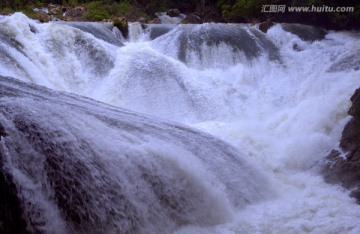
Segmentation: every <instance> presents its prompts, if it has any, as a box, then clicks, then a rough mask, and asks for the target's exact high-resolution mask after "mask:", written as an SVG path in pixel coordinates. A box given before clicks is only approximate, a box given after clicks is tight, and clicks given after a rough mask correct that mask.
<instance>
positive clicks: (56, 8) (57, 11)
mask: <svg viewBox="0 0 360 234" xmlns="http://www.w3.org/2000/svg"><path fill="white" fill-rule="evenodd" d="M48 12H49V14H50V15H62V13H63V7H62V6H60V5H57V4H51V3H50V4H49V5H48Z"/></svg>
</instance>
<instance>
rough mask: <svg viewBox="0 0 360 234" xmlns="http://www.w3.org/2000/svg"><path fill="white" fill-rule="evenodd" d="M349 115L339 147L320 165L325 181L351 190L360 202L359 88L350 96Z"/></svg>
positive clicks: (352, 194)
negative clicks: (349, 118)
mask: <svg viewBox="0 0 360 234" xmlns="http://www.w3.org/2000/svg"><path fill="white" fill-rule="evenodd" d="M350 100H351V102H352V106H351V108H350V109H349V112H348V113H349V115H351V116H352V119H351V120H350V121H349V122H348V123H347V124H346V126H345V128H344V130H343V133H342V137H341V140H340V149H337V150H335V149H334V150H332V151H331V152H330V154H329V155H328V156H327V157H326V161H325V163H324V165H323V166H322V173H323V175H324V178H325V181H326V182H328V183H333V184H340V185H341V186H343V187H344V188H346V189H349V190H351V194H350V196H352V197H355V198H356V199H357V202H358V203H359V204H360V88H359V89H357V90H356V91H355V93H354V95H353V96H352V97H351V99H350Z"/></svg>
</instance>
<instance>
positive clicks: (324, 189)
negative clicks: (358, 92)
mask: <svg viewBox="0 0 360 234" xmlns="http://www.w3.org/2000/svg"><path fill="white" fill-rule="evenodd" d="M129 29H130V32H129V35H130V38H129V39H128V40H124V39H123V38H122V37H121V36H119V32H118V31H116V30H113V29H112V27H111V25H109V24H106V23H105V24H99V23H96V24H95V23H94V24H92V23H66V24H65V23H56V22H54V23H47V24H40V23H37V22H35V21H33V20H30V19H28V18H26V16H24V15H23V14H21V13H16V14H14V15H12V16H7V17H1V18H0V59H1V60H0V76H1V79H0V83H1V88H0V91H1V92H0V106H1V110H0V123H1V125H2V128H0V130H1V129H4V132H5V133H6V134H5V133H4V134H3V136H2V137H1V138H0V139H1V141H0V142H1V146H0V148H1V151H0V152H1V155H2V158H3V159H2V160H3V161H2V162H1V164H3V165H5V166H3V168H5V169H6V173H8V174H10V175H11V177H12V178H13V181H14V184H15V186H16V188H17V191H18V194H19V195H18V197H19V198H20V200H21V201H23V204H22V207H23V210H24V215H23V216H24V219H25V220H26V222H27V228H28V230H30V231H34V232H36V231H37V230H40V231H42V232H45V233H54V232H55V233H71V232H78V233H89V232H94V233H126V232H127V233H134V232H135V233H169V232H175V233H359V232H360V207H359V206H358V205H356V202H355V201H354V200H353V199H351V198H349V197H348V194H349V191H344V190H343V189H342V188H341V187H339V186H334V185H329V184H326V183H325V182H323V179H322V177H321V175H319V174H318V166H319V165H320V164H321V162H322V160H323V159H324V157H325V156H326V155H327V154H328V153H329V151H330V150H331V149H333V148H337V147H338V142H339V139H340V137H341V132H342V129H343V127H344V125H345V124H346V123H347V121H348V120H349V116H348V115H347V110H348V109H349V107H350V101H349V98H350V96H351V95H352V94H353V92H354V91H355V89H356V88H358V87H359V86H360V71H359V69H360V43H359V42H360V34H359V33H358V32H333V31H330V32H324V31H321V30H319V29H316V28H313V27H308V26H303V25H281V24H276V25H275V26H274V27H272V28H270V29H269V30H268V32H267V34H264V33H262V32H260V31H259V30H258V29H257V26H256V25H239V24H213V23H210V24H202V25H147V26H146V28H143V27H142V26H141V25H140V24H138V23H134V24H131V25H130V28H129ZM9 77H11V78H9ZM81 96H82V97H81ZM88 98H91V99H95V100H96V101H94V100H91V99H88ZM97 101H99V102H97ZM108 104H109V105H108ZM211 135H212V136H211ZM213 136H214V137H213ZM219 139H221V140H219ZM0 226H1V225H0Z"/></svg>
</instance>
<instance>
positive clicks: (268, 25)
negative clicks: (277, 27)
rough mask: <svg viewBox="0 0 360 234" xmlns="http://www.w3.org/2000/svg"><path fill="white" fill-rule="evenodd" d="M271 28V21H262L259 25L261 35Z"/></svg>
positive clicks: (272, 24)
mask: <svg viewBox="0 0 360 234" xmlns="http://www.w3.org/2000/svg"><path fill="white" fill-rule="evenodd" d="M272 26H274V23H273V22H272V21H270V20H268V21H264V22H262V23H260V24H259V30H260V31H261V32H263V33H266V32H267V31H268V30H269V28H271V27H272Z"/></svg>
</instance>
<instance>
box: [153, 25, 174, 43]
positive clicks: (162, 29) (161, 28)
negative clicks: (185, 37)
mask: <svg viewBox="0 0 360 234" xmlns="http://www.w3.org/2000/svg"><path fill="white" fill-rule="evenodd" d="M173 28H174V26H172V25H154V26H151V27H148V30H149V31H150V39H151V40H154V39H155V38H158V37H160V36H162V35H164V34H166V33H168V32H169V31H170V30H171V29H173Z"/></svg>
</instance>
